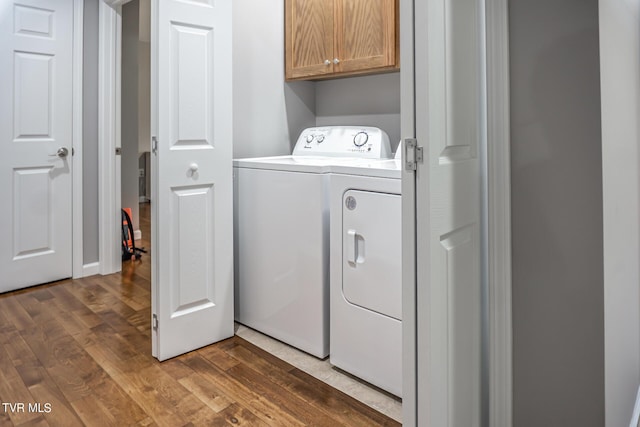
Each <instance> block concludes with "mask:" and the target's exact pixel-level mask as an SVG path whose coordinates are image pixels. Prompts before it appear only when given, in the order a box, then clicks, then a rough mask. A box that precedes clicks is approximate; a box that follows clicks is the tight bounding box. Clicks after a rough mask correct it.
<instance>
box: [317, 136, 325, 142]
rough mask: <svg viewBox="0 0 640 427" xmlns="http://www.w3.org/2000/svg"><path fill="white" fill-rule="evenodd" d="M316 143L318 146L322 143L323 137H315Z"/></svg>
mask: <svg viewBox="0 0 640 427" xmlns="http://www.w3.org/2000/svg"><path fill="white" fill-rule="evenodd" d="M316 141H317V142H318V144H320V143H321V142H322V141H324V135H318V136H317V137H316Z"/></svg>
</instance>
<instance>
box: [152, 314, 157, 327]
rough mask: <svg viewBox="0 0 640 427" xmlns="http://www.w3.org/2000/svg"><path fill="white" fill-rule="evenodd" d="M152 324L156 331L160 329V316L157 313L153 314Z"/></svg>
mask: <svg viewBox="0 0 640 427" xmlns="http://www.w3.org/2000/svg"><path fill="white" fill-rule="evenodd" d="M151 326H152V327H153V330H154V331H157V330H158V316H157V315H156V314H154V315H153V316H152V320H151Z"/></svg>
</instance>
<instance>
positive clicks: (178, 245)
mask: <svg viewBox="0 0 640 427" xmlns="http://www.w3.org/2000/svg"><path fill="white" fill-rule="evenodd" d="M154 19H155V20H157V21H156V22H155V23H154V22H152V29H153V31H152V42H151V43H152V49H153V50H154V56H153V58H154V59H153V66H154V67H155V71H154V73H155V74H154V75H153V80H154V82H153V83H152V91H153V92H154V93H153V94H152V99H155V100H156V102H157V113H156V114H157V116H156V117H155V118H154V121H153V123H154V126H155V132H154V134H155V135H157V140H158V149H157V154H156V155H155V156H154V162H153V167H154V171H153V173H152V176H153V177H154V180H155V182H154V183H153V184H152V189H155V190H154V191H155V193H154V197H153V201H154V204H153V211H152V212H153V218H152V221H153V226H154V228H155V232H154V236H155V239H154V240H153V242H152V243H153V245H154V248H153V250H152V257H153V260H152V262H153V268H152V271H153V273H154V274H153V277H152V281H153V291H154V293H155V295H154V297H153V305H154V312H155V314H156V315H157V318H158V325H157V328H156V330H155V334H154V355H155V356H156V357H158V359H160V360H164V359H168V358H170V357H173V356H176V355H179V354H182V353H185V352H188V351H191V350H194V349H196V348H199V347H202V346H205V345H208V344H211V343H213V342H216V341H219V340H222V339H225V338H228V337H230V336H232V335H233V236H232V233H233V227H232V221H233V215H232V209H233V199H232V159H231V153H232V146H231V144H232V139H231V136H232V135H231V129H232V128H231V111H232V105H231V97H232V96H231V63H232V61H231V0H217V1H215V2H211V1H201V2H193V1H188V2H187V1H177V0H158V1H156V2H153V3H152V21H153V20H154Z"/></svg>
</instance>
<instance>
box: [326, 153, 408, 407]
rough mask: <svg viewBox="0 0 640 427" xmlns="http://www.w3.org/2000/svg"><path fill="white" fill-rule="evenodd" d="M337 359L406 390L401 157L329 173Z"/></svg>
mask: <svg viewBox="0 0 640 427" xmlns="http://www.w3.org/2000/svg"><path fill="white" fill-rule="evenodd" d="M330 204H331V212H330V221H331V236H330V240H331V242H330V249H331V252H330V253H331V259H330V263H331V267H330V280H331V285H330V287H331V300H330V301H331V302H330V307H331V309H330V312H331V314H330V317H331V322H330V336H331V343H330V345H331V357H330V360H331V364H332V365H334V366H337V367H339V368H340V369H342V370H344V371H347V372H349V373H351V374H353V375H355V376H357V377H359V378H362V379H364V380H365V381H367V382H369V383H371V384H373V385H375V386H377V387H380V388H382V389H384V390H386V391H388V392H390V393H392V394H394V395H396V396H402V258H401V253H402V240H401V234H402V233H401V232H402V230H401V215H402V206H401V166H400V159H395V160H384V161H368V162H361V163H360V164H359V165H344V166H339V165H338V166H335V167H333V168H332V175H331V194H330Z"/></svg>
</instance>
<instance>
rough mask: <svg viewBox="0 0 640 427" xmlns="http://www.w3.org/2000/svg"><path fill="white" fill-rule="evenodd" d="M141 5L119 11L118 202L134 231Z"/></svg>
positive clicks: (136, 221) (135, 1) (134, 3)
mask: <svg viewBox="0 0 640 427" xmlns="http://www.w3.org/2000/svg"><path fill="white" fill-rule="evenodd" d="M139 28H140V3H139V1H138V0H133V1H132V2H130V3H127V4H125V5H124V6H123V7H122V80H121V99H122V106H121V115H122V121H121V128H120V133H121V145H122V155H121V156H120V158H121V182H120V187H121V192H122V193H121V199H122V207H123V208H125V207H127V208H131V213H132V216H133V218H132V219H133V229H134V230H139V229H140V225H139V224H140V218H139V217H138V213H139V211H140V209H139V207H138V203H139V198H138V197H139V196H138V179H139V178H138V147H139V142H138V138H139V131H138V128H139V125H140V124H139V123H138V117H139V115H138V113H139V108H138V105H139V103H138V78H139V76H138V68H139V67H138V43H139V41H138V40H139V34H140V32H139Z"/></svg>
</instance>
